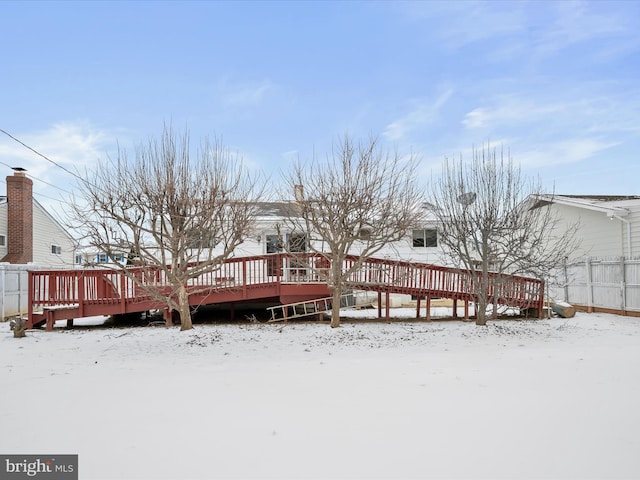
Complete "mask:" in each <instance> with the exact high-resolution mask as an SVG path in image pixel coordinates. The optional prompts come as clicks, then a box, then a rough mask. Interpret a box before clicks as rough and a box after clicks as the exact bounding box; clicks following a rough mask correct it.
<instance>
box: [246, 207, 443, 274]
mask: <svg viewBox="0 0 640 480" xmlns="http://www.w3.org/2000/svg"><path fill="white" fill-rule="evenodd" d="M292 208H294V207H293V204H292V203H287V202H261V203H259V204H258V215H257V218H256V228H255V234H254V235H253V236H251V237H249V238H247V239H246V240H245V241H244V242H243V243H242V244H241V245H240V246H238V248H237V249H236V253H235V256H238V257H239V256H246V255H263V254H266V253H278V252H282V251H285V250H286V251H294V252H295V251H308V250H310V249H309V245H308V243H307V242H308V240H307V237H306V235H305V232H298V231H291V230H290V229H289V228H287V222H286V221H285V219H286V218H287V216H288V215H290V212H291V209H292ZM438 235H439V232H438V227H437V222H436V219H435V216H434V215H433V214H430V213H429V212H427V215H426V220H425V222H424V224H422V225H416V228H415V229H413V230H409V231H407V234H406V237H405V238H404V239H403V240H401V241H399V242H395V243H392V244H389V245H387V246H385V247H384V248H383V249H382V250H380V251H379V252H378V253H376V254H375V256H376V257H378V258H392V259H398V260H406V261H413V262H424V263H435V264H443V262H445V258H444V256H443V250H442V247H441V245H440V241H439V237H438ZM313 246H314V249H315V250H317V251H320V252H322V251H324V250H325V249H324V246H323V245H322V242H316V243H315V244H314V245H313ZM352 253H353V254H358V253H359V252H358V251H357V250H355V251H353V252H352Z"/></svg>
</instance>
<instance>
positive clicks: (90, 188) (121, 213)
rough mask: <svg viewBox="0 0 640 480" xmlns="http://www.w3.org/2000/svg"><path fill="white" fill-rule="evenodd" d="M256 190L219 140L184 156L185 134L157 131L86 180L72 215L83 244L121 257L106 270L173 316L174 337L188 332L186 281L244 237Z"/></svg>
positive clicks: (212, 266) (190, 287)
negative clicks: (177, 326)
mask: <svg viewBox="0 0 640 480" xmlns="http://www.w3.org/2000/svg"><path fill="white" fill-rule="evenodd" d="M256 187H257V182H256V180H255V179H254V178H251V176H249V175H247V173H246V172H245V170H244V168H243V167H242V165H241V162H240V160H239V159H238V158H237V156H236V155H234V154H232V153H231V152H230V151H229V150H228V149H227V148H225V147H224V146H223V145H222V143H221V142H220V141H219V140H216V141H215V142H213V143H211V142H209V141H208V140H205V141H203V142H202V143H201V145H200V147H199V148H198V149H196V151H195V152H192V151H191V147H190V141H189V135H188V132H185V133H182V134H176V133H175V132H174V131H173V130H172V129H171V128H170V127H166V126H165V128H164V130H163V133H162V136H161V137H160V138H159V139H153V138H152V139H150V140H149V142H148V143H147V144H143V145H140V146H139V147H138V148H137V149H136V150H135V156H134V158H132V159H129V158H128V156H127V152H126V151H125V150H122V149H119V150H118V155H117V158H116V159H115V160H108V161H107V162H104V163H100V164H99V165H98V167H97V169H96V170H95V171H94V172H93V173H92V174H87V175H86V177H85V178H84V181H83V182H82V183H81V185H80V187H79V190H78V198H76V199H75V201H74V202H73V204H74V211H73V216H74V220H75V221H76V222H77V225H76V227H77V228H76V229H77V230H79V231H81V232H82V233H83V234H84V243H85V244H87V245H88V246H89V247H91V248H94V249H96V250H97V251H99V252H102V253H104V254H106V255H108V256H109V257H110V258H123V257H124V258H126V259H127V260H126V261H119V262H118V261H116V262H110V263H109V264H107V265H108V266H109V267H110V268H114V269H117V270H119V271H120V272H122V273H123V274H124V275H126V276H127V277H129V278H131V279H132V280H133V281H134V282H135V283H136V285H137V286H138V287H139V288H141V289H143V290H144V291H145V292H146V293H147V294H149V295H151V296H152V297H153V298H154V299H156V300H158V301H160V302H162V303H164V304H165V305H166V308H168V309H169V312H171V311H178V312H179V314H180V323H181V330H188V329H191V328H192V323H191V314H190V308H189V295H190V294H192V293H194V292H195V291H196V290H194V289H196V288H198V287H196V286H194V285H195V284H197V283H198V282H194V280H195V279H197V278H198V277H200V276H202V275H204V274H207V273H210V272H212V271H215V270H216V269H217V268H219V266H220V265H221V264H222V263H223V262H224V261H225V260H226V259H227V258H229V257H230V256H231V254H232V252H233V250H234V249H235V248H236V247H237V246H238V245H239V244H240V243H241V242H242V241H243V239H245V238H246V237H247V236H248V235H249V234H250V232H251V229H252V227H253V221H254V217H255V206H254V205H255V200H256V198H257V196H258V194H259V192H258V191H257V189H256ZM132 265H133V266H135V268H132ZM152 278H162V279H163V281H161V282H158V284H155V283H154V282H150V281H148V280H149V279H152Z"/></svg>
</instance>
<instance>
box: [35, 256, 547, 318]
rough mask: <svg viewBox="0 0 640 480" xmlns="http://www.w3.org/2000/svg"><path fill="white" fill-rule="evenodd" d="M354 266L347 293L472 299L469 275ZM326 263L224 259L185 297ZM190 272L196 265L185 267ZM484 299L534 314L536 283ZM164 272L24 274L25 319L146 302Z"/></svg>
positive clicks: (296, 276)
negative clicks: (49, 311)
mask: <svg viewBox="0 0 640 480" xmlns="http://www.w3.org/2000/svg"><path fill="white" fill-rule="evenodd" d="M358 260H359V258H358V257H356V256H348V257H347V258H346V259H345V261H344V263H343V266H342V267H343V271H347V270H349V269H353V271H352V272H351V273H350V274H349V276H348V286H349V287H350V288H353V289H361V290H376V291H384V292H392V293H407V294H411V295H419V296H426V295H430V296H442V297H447V298H457V299H466V300H470V301H474V299H476V294H477V292H476V289H475V288H474V286H475V284H476V282H478V281H479V277H478V276H477V274H476V275H475V276H474V274H472V273H471V272H470V271H467V270H461V269H457V268H450V267H442V266H437V265H430V264H425V263H413V262H406V261H395V260H390V259H376V258H370V259H367V260H365V261H364V262H363V263H362V265H361V266H360V268H355V269H354V266H355V265H356V263H357V262H358ZM329 265H330V264H329V259H328V258H327V256H326V255H320V254H269V255H261V256H254V257H240V258H232V259H229V260H227V261H226V262H224V263H221V264H219V265H217V267H216V268H214V269H212V270H210V271H206V272H205V273H202V274H201V275H198V276H196V277H195V278H192V279H191V280H190V281H189V282H188V288H189V292H190V293H195V292H202V291H205V290H206V291H208V292H215V291H216V290H228V289H243V291H246V290H247V289H250V288H252V287H257V286H264V285H269V284H272V285H279V284H287V283H325V284H326V283H327V279H328V274H329ZM193 267H194V268H195V267H196V265H195V264H193ZM490 279H491V281H490V291H489V295H488V296H489V299H490V300H491V301H494V302H496V303H498V302H499V303H506V304H512V305H515V306H534V307H539V308H541V307H542V302H543V291H544V287H543V282H542V281H540V280H538V279H533V278H527V277H520V276H510V275H498V274H491V275H490ZM169 285H170V284H169V282H168V280H167V278H166V272H165V271H163V270H161V269H157V268H142V267H135V266H133V267H129V268H127V269H126V272H123V271H121V270H116V269H110V268H92V269H78V270H33V271H30V272H29V315H30V318H31V315H32V314H33V312H34V311H37V310H39V309H40V310H41V309H43V308H47V307H60V306H79V307H80V309H82V305H90V304H91V305H95V304H111V305H112V304H120V303H124V302H134V301H141V300H143V299H145V298H149V297H150V296H151V294H150V292H149V289H152V288H157V289H158V290H163V289H164V290H166V289H167V288H168V287H169Z"/></svg>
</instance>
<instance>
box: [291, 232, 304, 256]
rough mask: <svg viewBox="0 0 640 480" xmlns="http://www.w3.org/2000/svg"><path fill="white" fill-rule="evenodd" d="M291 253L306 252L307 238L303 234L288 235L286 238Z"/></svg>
mask: <svg viewBox="0 0 640 480" xmlns="http://www.w3.org/2000/svg"><path fill="white" fill-rule="evenodd" d="M287 243H288V246H289V251H290V252H291V253H303V252H306V251H307V236H306V235H305V234H304V233H290V234H289V235H288V238H287Z"/></svg>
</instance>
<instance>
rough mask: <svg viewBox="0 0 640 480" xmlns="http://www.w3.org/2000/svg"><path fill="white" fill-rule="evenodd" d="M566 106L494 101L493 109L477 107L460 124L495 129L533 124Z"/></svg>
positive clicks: (506, 99) (511, 99)
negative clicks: (515, 124) (514, 124)
mask: <svg viewBox="0 0 640 480" xmlns="http://www.w3.org/2000/svg"><path fill="white" fill-rule="evenodd" d="M566 108H567V105H566V104H553V103H550V104H547V105H544V104H540V103H539V102H535V101H533V100H525V99H522V98H518V97H515V96H502V97H499V98H498V99H496V101H495V106H493V107H479V108H475V109H473V110H471V111H470V112H468V113H467V114H466V115H465V116H464V119H463V120H462V124H463V125H464V126H465V127H467V128H471V129H473V128H495V127H499V126H501V125H505V124H509V125H511V124H513V123H514V122H516V123H527V122H533V121H536V120H537V119H539V118H540V117H543V116H547V115H555V114H558V113H559V112H562V111H563V110H566Z"/></svg>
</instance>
